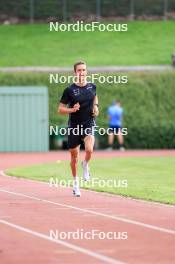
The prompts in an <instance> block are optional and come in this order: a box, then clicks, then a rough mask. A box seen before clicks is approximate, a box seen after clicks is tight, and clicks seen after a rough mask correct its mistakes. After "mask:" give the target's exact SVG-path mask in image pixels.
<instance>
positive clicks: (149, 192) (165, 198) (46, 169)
mask: <svg viewBox="0 0 175 264" xmlns="http://www.w3.org/2000/svg"><path fill="white" fill-rule="evenodd" d="M6 173H7V174H8V175H13V176H17V177H22V178H28V179H32V180H39V181H45V182H48V184H49V180H50V178H53V179H54V180H55V181H56V179H57V180H58V181H60V180H67V181H68V180H71V176H70V169H69V162H68V161H61V162H60V163H58V162H55V163H50V164H40V165H34V166H30V167H22V168H15V169H9V170H7V171H6ZM81 173H82V171H81V170H80V171H79V175H81ZM91 173H92V175H93V177H92V178H94V179H96V180H95V181H96V182H97V181H98V180H105V182H107V180H109V179H111V180H113V182H114V180H115V182H116V183H117V184H116V187H108V186H104V187H103V186H98V185H99V184H97V183H95V181H94V184H92V182H90V183H89V184H84V185H83V188H90V189H92V190H96V191H100V192H108V193H113V194H121V195H124V196H130V197H134V198H139V199H144V200H149V201H157V202H162V203H169V204H175V195H174V186H175V177H174V175H175V157H141V158H135V157H134V158H133V157H129V158H117V159H116V158H111V159H108V160H106V161H105V160H104V159H103V160H101V159H96V160H92V162H91ZM97 179H98V180H97ZM119 181H120V182H119ZM124 181H125V182H126V181H127V185H128V186H127V187H118V186H119V184H122V186H126V185H125V184H123V182H124ZM100 184H101V182H100ZM93 185H94V186H93ZM101 185H102V184H101ZM106 185H107V184H106ZM120 186H121V185H120ZM52 188H56V187H52Z"/></svg>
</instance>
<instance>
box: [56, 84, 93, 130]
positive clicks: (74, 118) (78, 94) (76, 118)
mask: <svg viewBox="0 0 175 264" xmlns="http://www.w3.org/2000/svg"><path fill="white" fill-rule="evenodd" d="M95 96H96V86H95V84H93V83H87V85H85V86H83V87H80V86H78V85H76V84H75V83H73V84H71V85H70V86H69V87H67V88H66V89H65V90H64V92H63V95H62V97H61V100H60V102H61V103H63V104H66V105H67V104H68V106H69V107H70V108H71V107H73V106H74V104H76V103H79V104H80V109H79V110H78V111H77V112H75V113H71V114H70V115H69V125H70V126H76V125H87V126H93V125H95V119H94V117H93V116H92V110H93V102H94V97H95Z"/></svg>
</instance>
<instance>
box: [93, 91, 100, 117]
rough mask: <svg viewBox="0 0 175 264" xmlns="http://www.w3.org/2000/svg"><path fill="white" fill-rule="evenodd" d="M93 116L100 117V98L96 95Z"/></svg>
mask: <svg viewBox="0 0 175 264" xmlns="http://www.w3.org/2000/svg"><path fill="white" fill-rule="evenodd" d="M92 115H93V116H94V117H96V116H98V115H99V110H98V96H97V95H96V96H95V97H94V102H93V112H92Z"/></svg>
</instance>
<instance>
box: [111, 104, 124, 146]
mask: <svg viewBox="0 0 175 264" xmlns="http://www.w3.org/2000/svg"><path fill="white" fill-rule="evenodd" d="M107 113H108V119H109V128H110V134H109V135H108V148H107V150H112V149H113V144H114V137H115V135H116V136H117V139H118V143H119V149H120V150H121V151H123V150H124V137H123V135H122V131H121V130H122V118H123V108H122V107H121V103H120V102H119V101H114V102H113V104H112V105H111V106H109V108H108V110H107Z"/></svg>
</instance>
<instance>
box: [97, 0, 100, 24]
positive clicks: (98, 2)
mask: <svg viewBox="0 0 175 264" xmlns="http://www.w3.org/2000/svg"><path fill="white" fill-rule="evenodd" d="M96 19H97V21H100V19H101V0H96Z"/></svg>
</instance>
